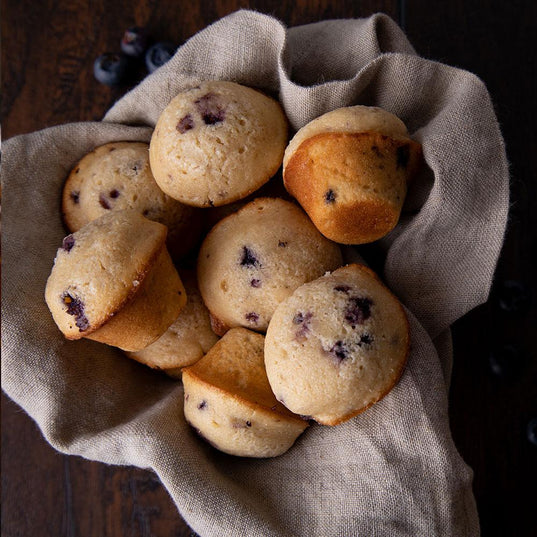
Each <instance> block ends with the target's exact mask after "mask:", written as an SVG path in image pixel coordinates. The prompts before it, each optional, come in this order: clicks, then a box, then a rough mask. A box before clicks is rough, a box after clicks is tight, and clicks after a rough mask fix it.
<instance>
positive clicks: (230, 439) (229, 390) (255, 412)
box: [183, 328, 308, 457]
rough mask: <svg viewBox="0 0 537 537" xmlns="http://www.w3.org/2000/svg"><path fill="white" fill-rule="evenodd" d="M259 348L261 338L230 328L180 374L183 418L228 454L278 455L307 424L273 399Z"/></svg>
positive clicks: (249, 455) (259, 335) (284, 450)
mask: <svg viewBox="0 0 537 537" xmlns="http://www.w3.org/2000/svg"><path fill="white" fill-rule="evenodd" d="M263 345H264V337H263V336H262V335H261V334H256V333H255V332H251V331H250V330H246V329H244V328H234V329H232V330H230V331H229V332H228V333H227V334H226V335H225V336H224V337H223V338H222V339H221V340H220V341H219V342H218V343H217V344H216V345H215V346H214V347H213V348H212V349H211V350H210V351H209V352H208V353H207V354H206V355H205V356H204V357H203V358H202V359H201V360H199V361H198V362H196V364H194V365H193V366H190V367H187V368H185V369H184V370H183V384H184V389H185V396H184V397H185V402H184V412H185V418H186V420H187V421H188V422H189V423H190V425H192V427H194V428H195V429H196V431H197V432H198V434H199V435H200V436H201V437H202V438H204V439H205V440H206V441H208V442H209V443H210V444H211V445H212V446H214V447H215V448H216V449H219V450H220V451H223V452H225V453H229V454H231V455H238V456H242V457H276V456H277V455H281V454H282V453H285V452H286V451H287V450H288V449H289V448H290V447H291V446H292V445H293V443H294V442H295V440H296V439H297V438H298V436H300V434H301V433H302V432H303V431H304V430H305V429H306V427H307V426H308V423H307V422H306V421H305V420H303V419H301V418H299V417H298V416H295V415H293V414H292V413H291V412H289V411H288V410H287V409H286V408H285V407H284V406H283V405H282V404H281V403H279V402H278V401H277V400H276V399H275V397H274V394H273V393H272V391H271V389H270V385H269V383H268V380H267V375H266V373H265V367H264V364H263Z"/></svg>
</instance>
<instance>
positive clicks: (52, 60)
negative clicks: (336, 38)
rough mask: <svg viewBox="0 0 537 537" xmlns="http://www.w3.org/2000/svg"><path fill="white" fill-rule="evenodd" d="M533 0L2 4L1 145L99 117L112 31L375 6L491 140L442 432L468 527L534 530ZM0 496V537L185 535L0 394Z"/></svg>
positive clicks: (179, 36)
mask: <svg viewBox="0 0 537 537" xmlns="http://www.w3.org/2000/svg"><path fill="white" fill-rule="evenodd" d="M485 4H486V5H485ZM536 6H537V3H535V2H534V1H533V0H526V1H517V2H488V3H485V2H478V1H468V0H451V1H450V2H430V1H429V0H406V1H405V0H378V1H375V0H364V1H361V2H356V1H352V0H338V1H330V0H302V1H298V2H291V1H287V0H280V1H270V0H267V1H254V0H252V1H250V2H248V1H247V0H219V1H215V2H197V3H196V2H186V1H177V0H176V1H173V0H161V1H158V2H157V1H155V0H129V1H127V0H116V1H113V2H112V1H106V0H93V1H92V2H89V1H83V0H70V1H67V0H45V1H42V2H32V1H31V0H20V1H17V0H3V1H2V28H1V30H2V117H1V120H2V136H3V138H4V139H7V138H10V137H11V136H14V135H16V134H21V133H28V132H32V131H34V130H37V129H41V128H44V127H49V126H52V125H58V124H62V123H67V122H73V121H85V120H99V119H101V118H102V116H103V114H104V112H105V111H106V110H107V109H108V108H109V107H110V106H111V105H112V103H113V102H114V101H115V100H117V99H118V98H119V97H120V96H121V95H122V94H123V93H124V92H125V90H126V89H127V88H114V89H111V88H109V87H106V86H103V85H101V84H99V83H98V82H97V81H96V80H95V79H94V77H93V72H92V65H93V61H94V59H95V58H96V57H97V56H98V55H99V54H101V53H103V52H105V51H114V50H117V49H118V47H119V40H120V38H121V36H122V34H123V31H124V29H126V28H127V27H129V26H132V25H135V24H136V25H142V26H146V27H147V28H148V30H149V32H150V34H151V35H152V36H154V37H155V38H156V39H158V40H171V41H174V42H176V43H177V44H180V43H181V42H183V41H185V40H186V39H188V38H189V37H190V36H192V35H193V34H194V33H196V32H197V31H199V30H201V29H203V28H204V27H205V26H207V25H208V24H210V23H212V22H213V21H215V20H217V19H218V18H220V17H222V16H224V15H226V14H228V13H230V12H232V11H235V10H236V9H238V8H252V9H256V10H258V11H261V12H264V13H269V14H274V15H275V16H277V17H278V18H279V19H281V20H282V21H284V22H285V23H286V24H287V25H290V26H291V25H297V24H304V23H309V22H315V21H319V20H322V19H328V18H346V17H364V16H368V15H371V14H372V13H375V12H377V11H383V12H384V13H387V14H388V15H389V16H391V17H392V18H393V19H394V20H395V21H397V22H398V23H399V24H400V25H401V27H402V28H403V29H404V30H405V31H406V33H407V35H408V37H409V39H410V41H411V42H412V44H413V45H414V47H415V48H416V50H417V51H418V53H419V54H421V55H422V56H425V57H428V58H430V59H435V60H439V61H442V62H444V63H448V64H451V65H454V66H456V67H461V68H465V69H468V70H470V71H473V72H474V73H476V74H477V75H479V76H480V77H481V78H482V79H483V80H484V81H485V83H486V84H487V87H488V89H489V91H490V93H491V95H492V99H493V102H494V104H495V106H496V111H497V115H498V118H499V121H500V124H501V127H502V130H503V134H504V136H505V141H506V146H507V153H508V158H509V161H510V163H511V174H512V189H511V190H512V212H511V216H510V222H509V228H508V231H507V237H506V242H505V246H504V249H503V252H502V256H501V259H500V262H499V266H498V270H497V274H496V283H495V286H494V291H493V293H492V295H491V298H490V300H489V302H488V303H487V304H485V305H483V306H481V307H479V308H477V309H476V310H474V311H472V312H471V313H470V314H468V315H467V316H466V317H465V318H463V319H462V320H460V321H459V322H457V323H456V324H455V326H454V328H453V334H454V348H455V358H454V360H455V363H454V370H453V380H452V385H451V391H450V416H451V426H452V432H453V436H454V439H455V443H456V445H457V446H458V448H459V450H460V453H461V454H462V456H463V458H464V459H465V461H466V462H467V463H468V464H469V465H470V466H471V467H472V468H473V470H474V472H475V479H474V491H475V496H476V500H477V505H478V510H479V515H480V520H481V526H482V534H483V535H484V536H489V535H498V536H530V535H537V529H536V528H537V523H535V506H536V505H537V503H536V500H537V486H536V484H537V471H536V470H537V446H536V445H533V444H531V443H530V442H529V441H528V440H527V435H526V425H527V423H528V421H529V420H530V419H531V418H533V417H536V416H537V389H536V386H537V355H536V353H537V344H536V342H535V341H536V339H535V337H534V332H535V329H536V328H537V316H536V309H537V308H535V303H536V301H537V288H536V285H535V279H534V276H535V272H536V271H535V264H532V256H533V257H535V256H536V254H537V240H536V239H537V231H536V230H537V221H536V216H535V215H536V213H537V211H535V210H534V208H533V205H532V203H534V202H535V201H537V197H536V193H537V190H536V184H537V165H536V163H537V158H536V152H535V149H536V136H535V122H536V120H537V117H536V104H535V103H536V95H537V87H536V80H537V71H536V51H535V35H536V29H537V28H536V26H537V9H536ZM532 209H533V210H532ZM507 280H515V281H517V282H521V283H522V284H523V285H524V286H526V288H527V289H528V292H530V293H532V295H533V306H532V307H531V309H530V310H529V311H522V312H518V313H512V312H511V313H509V312H506V311H504V310H503V309H502V308H500V307H499V300H498V298H497V292H496V291H497V290H499V289H501V287H502V285H503V284H504V282H505V281H507ZM505 345H512V346H514V348H515V349H517V352H518V355H516V356H518V357H519V358H520V360H514V362H515V361H516V362H517V363H516V364H515V367H514V368H513V374H512V375H510V376H508V377H500V376H498V375H495V374H494V373H493V372H492V370H491V367H490V363H489V356H490V354H491V352H495V351H497V350H498V349H501V348H503V347H504V346H505ZM516 356H515V358H516ZM514 362H513V363H514ZM2 500H3V501H2V535H3V537H15V536H36V535H38V536H41V537H48V536H55V537H57V536H70V537H71V536H75V535H76V536H83V537H87V536H88V537H89V536H100V537H102V536H108V537H115V536H117V537H119V536H122V537H125V536H129V537H130V536H132V537H138V536H144V537H146V536H150V535H151V536H171V535H174V536H176V537H179V536H187V535H191V531H190V529H189V528H188V526H187V525H186V524H185V522H184V521H183V520H182V519H181V517H180V516H179V514H178V513H177V511H176V509H175V506H174V504H173V503H172V501H171V499H170V498H169V496H168V493H167V492H166V490H165V489H164V488H163V487H162V486H161V484H160V482H159V481H158V478H157V477H156V476H155V475H154V474H153V473H151V472H150V471H145V470H140V469H135V468H123V467H111V466H106V465H104V464H100V463H96V462H89V461H86V460H83V459H81V458H78V457H67V456H63V455H61V454H59V453H57V452H55V451H54V450H53V449H52V448H51V447H50V446H49V445H48V444H46V442H45V441H44V440H43V439H42V436H41V434H40V432H39V431H38V429H37V427H36V425H35V424H34V423H33V422H32V421H31V420H30V419H29V418H28V417H27V416H26V414H25V413H24V412H23V411H22V410H21V409H20V408H18V407H17V406H16V405H15V404H14V403H13V402H11V401H10V400H9V399H8V398H7V397H6V396H5V395H4V394H3V395H2Z"/></svg>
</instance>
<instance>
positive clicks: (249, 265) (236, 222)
mask: <svg viewBox="0 0 537 537" xmlns="http://www.w3.org/2000/svg"><path fill="white" fill-rule="evenodd" d="M342 262H343V261H342V257H341V250H340V248H339V246H338V245H337V244H335V243H333V242H331V241H329V240H328V239H326V238H325V237H323V236H322V235H321V234H320V233H319V232H318V231H317V229H315V226H314V225H313V224H312V223H311V221H310V220H309V218H308V217H307V215H306V214H305V213H304V212H303V211H302V210H301V209H300V207H297V206H296V205H295V204H294V203H291V202H289V201H285V200H282V199H279V198H257V199H256V200H254V201H252V202H251V203H249V204H247V205H246V206H244V207H243V208H242V209H240V210H239V211H237V212H236V213H233V214H231V215H230V216H228V217H226V218H224V219H223V220H221V221H220V222H219V223H218V224H217V225H216V226H215V227H214V228H213V229H212V230H211V232H210V233H209V234H208V235H207V237H206V238H205V240H204V241H203V243H202V246H201V249H200V252H199V256H198V284H199V288H200V292H201V296H202V297H203V300H204V302H205V305H206V306H207V308H208V309H209V311H210V312H211V319H212V323H213V330H215V332H216V333H217V334H219V335H222V334H224V333H225V332H226V330H227V329H229V328H232V327H236V326H243V327H245V328H250V329H252V330H256V331H261V332H263V331H265V330H266V329H267V326H268V323H269V321H270V318H271V317H272V314H273V312H274V310H275V309H276V306H277V305H278V304H279V303H280V302H282V301H283V300H285V299H286V298H287V297H288V296H289V295H290V294H291V293H292V292H293V291H294V290H295V289H296V288H297V287H299V286H300V285H302V284H303V283H306V282H308V281H311V280H314V279H315V278H318V277H319V276H322V275H323V274H324V273H325V272H326V271H329V270H334V269H335V268H337V267H339V266H341V265H342Z"/></svg>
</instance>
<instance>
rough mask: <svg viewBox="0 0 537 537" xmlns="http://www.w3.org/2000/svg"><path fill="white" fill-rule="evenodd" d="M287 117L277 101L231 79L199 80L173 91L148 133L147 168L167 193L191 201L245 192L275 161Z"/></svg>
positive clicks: (224, 199) (219, 200)
mask: <svg viewBox="0 0 537 537" xmlns="http://www.w3.org/2000/svg"><path fill="white" fill-rule="evenodd" d="M287 131H288V129H287V119H286V117H285V114H284V113H283V110H282V108H281V106H280V104H279V103H278V102H277V101H275V100H274V99H271V98H270V97H268V96H266V95H264V94H263V93H261V92H259V91H256V90H254V89H252V88H248V87H245V86H242V85H239V84H235V83H233V82H224V81H212V82H204V83H202V84H200V85H199V86H197V87H195V88H191V89H189V90H187V91H184V92H182V93H180V94H179V95H177V96H176V97H175V98H174V99H172V101H171V102H170V103H169V105H168V106H167V107H166V108H165V109H164V111H163V112H162V114H161V115H160V117H159V120H158V122H157V125H156V127H155V131H154V133H153V136H152V138H151V143H150V149H149V156H150V162H151V169H152V170H153V174H154V176H155V179H156V181H157V183H158V185H159V186H160V188H161V189H162V190H163V191H164V192H166V194H168V195H169V196H171V197H172V198H175V199H177V200H179V201H181V202H183V203H186V204H188V205H194V206H197V207H211V206H213V207H214V206H220V205H225V204H227V203H231V202H233V201H236V200H238V199H241V198H244V197H246V196H247V195H248V194H250V193H251V192H254V191H255V190H257V189H258V188H259V187H261V186H262V185H263V184H264V183H266V182H267V181H268V180H269V179H270V178H271V177H272V176H273V175H274V174H275V173H276V171H277V170H278V168H279V167H280V166H281V163H282V159H283V154H284V150H285V146H286V144H287Z"/></svg>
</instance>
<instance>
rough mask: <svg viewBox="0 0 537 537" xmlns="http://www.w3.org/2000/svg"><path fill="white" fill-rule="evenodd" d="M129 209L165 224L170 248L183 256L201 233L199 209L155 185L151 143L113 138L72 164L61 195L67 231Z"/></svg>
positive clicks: (72, 230) (177, 254)
mask: <svg viewBox="0 0 537 537" xmlns="http://www.w3.org/2000/svg"><path fill="white" fill-rule="evenodd" d="M123 209H133V210H135V211H137V212H139V213H140V214H142V215H143V216H145V217H146V218H149V219H150V220H155V221H156V222H160V223H161V224H164V225H165V226H166V227H167V228H168V238H167V245H168V250H169V251H170V253H171V254H172V256H173V257H174V258H176V257H181V256H182V255H184V254H186V253H187V252H188V251H189V250H190V249H191V248H192V247H193V246H194V244H195V243H196V242H197V241H198V239H199V236H200V233H201V225H202V222H201V216H200V212H199V211H198V210H196V209H194V208H192V207H188V206H187V205H184V204H182V203H180V202H178V201H177V200H175V199H173V198H170V197H169V196H167V195H166V194H164V192H162V190H160V188H159V187H158V185H157V183H156V182H155V179H154V177H153V174H152V173H151V168H150V166H149V144H146V143H142V142H112V143H109V144H105V145H102V146H99V147H97V148H96V149H94V150H93V151H92V152H91V153H88V154H87V155H85V156H84V157H82V159H81V160H80V161H79V162H78V163H77V164H76V166H74V168H73V169H72V170H71V173H70V174H69V177H68V178H67V181H66V182H65V185H64V188H63V194H62V214H63V219H64V222H65V225H66V226H67V228H68V229H69V231H71V232H74V231H78V230H79V229H80V228H81V227H82V226H84V225H85V224H87V223H88V222H91V220H94V219H95V218H98V217H100V216H102V215H104V214H106V213H108V212H110V211H114V210H123Z"/></svg>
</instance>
